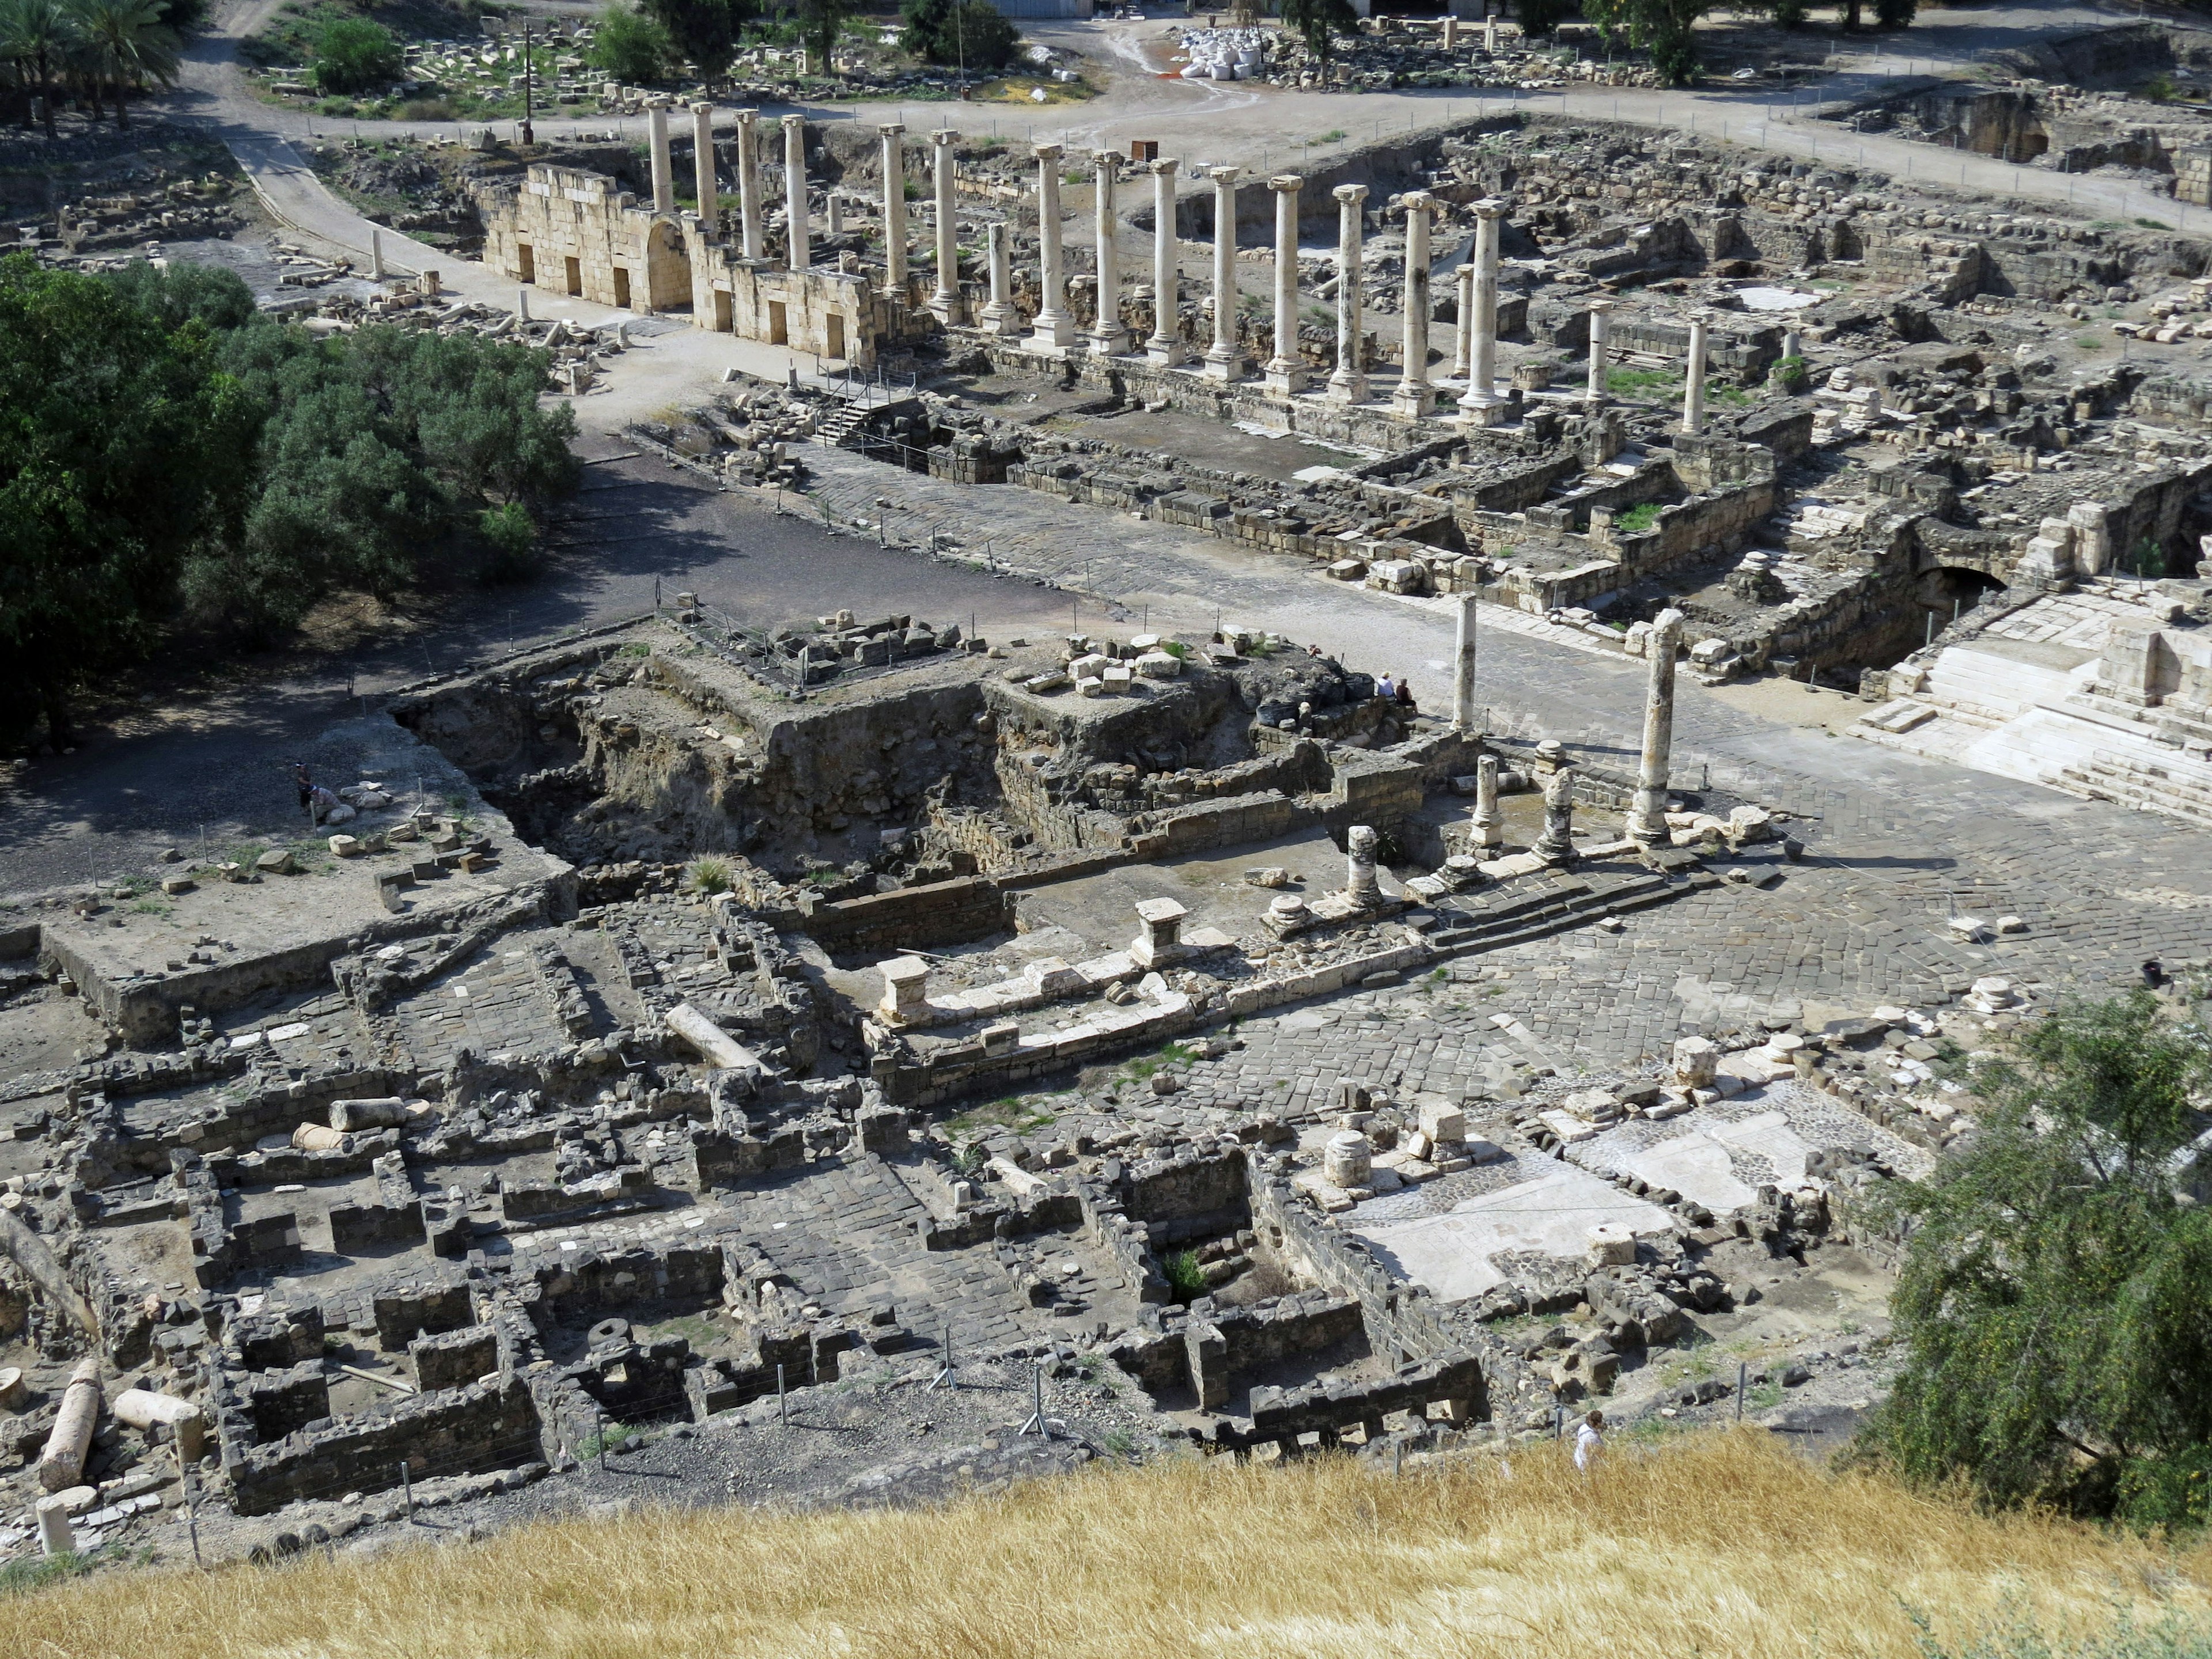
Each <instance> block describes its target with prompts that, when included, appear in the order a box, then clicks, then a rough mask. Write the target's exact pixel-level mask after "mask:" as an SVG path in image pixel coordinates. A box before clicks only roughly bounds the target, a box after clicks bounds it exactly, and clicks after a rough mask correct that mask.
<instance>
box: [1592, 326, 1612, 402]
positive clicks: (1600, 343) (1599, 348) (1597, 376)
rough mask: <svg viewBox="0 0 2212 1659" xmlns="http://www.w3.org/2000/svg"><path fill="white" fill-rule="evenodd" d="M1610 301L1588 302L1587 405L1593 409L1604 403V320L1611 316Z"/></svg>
mask: <svg viewBox="0 0 2212 1659" xmlns="http://www.w3.org/2000/svg"><path fill="white" fill-rule="evenodd" d="M1612 314H1613V301H1611V300H1592V301H1590V302H1589V404H1590V407H1591V408H1593V409H1595V408H1596V407H1597V405H1598V404H1601V403H1603V402H1604V401H1605V395H1606V394H1605V370H1606V362H1607V359H1606V352H1605V319H1607V317H1609V316H1611V315H1612Z"/></svg>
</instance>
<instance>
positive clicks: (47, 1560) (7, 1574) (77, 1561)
mask: <svg viewBox="0 0 2212 1659" xmlns="http://www.w3.org/2000/svg"><path fill="white" fill-rule="evenodd" d="M115 1553H117V1552H116V1550H115V1548H114V1547H113V1546H112V1545H102V1546H101V1547H100V1548H98V1549H92V1550H64V1551H63V1552H62V1553H60V1554H59V1555H47V1556H33V1557H31V1558H29V1559H25V1560H18V1561H10V1562H9V1563H8V1565H6V1566H4V1567H0V1596H8V1595H25V1594H27V1593H28V1592H29V1591H32V1590H36V1589H46V1586H47V1585H49V1584H58V1583H60V1582H61V1581H62V1580H63V1579H64V1578H74V1577H76V1576H77V1575H78V1574H80V1573H87V1572H90V1571H92V1570H93V1569H94V1567H96V1566H98V1565H100V1563H101V1562H102V1561H104V1560H106V1559H108V1558H110V1557H111V1556H112V1555H114V1554H115Z"/></svg>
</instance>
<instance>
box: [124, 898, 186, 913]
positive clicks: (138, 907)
mask: <svg viewBox="0 0 2212 1659" xmlns="http://www.w3.org/2000/svg"><path fill="white" fill-rule="evenodd" d="M174 908H176V907H175V906H174V905H173V904H169V903H167V902H163V901H162V900H161V899H155V898H143V899H140V900H139V901H138V902H137V903H136V904H133V905H132V906H131V911H132V912H133V914H135V915H142V916H166V915H168V914H169V912H170V911H172V910H173V909H174Z"/></svg>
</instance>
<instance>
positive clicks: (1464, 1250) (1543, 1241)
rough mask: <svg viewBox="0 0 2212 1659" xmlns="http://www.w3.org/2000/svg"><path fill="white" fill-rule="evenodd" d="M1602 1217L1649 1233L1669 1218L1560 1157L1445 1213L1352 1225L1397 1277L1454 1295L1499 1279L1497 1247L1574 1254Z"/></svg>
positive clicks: (1451, 1298) (1668, 1224) (1669, 1224)
mask: <svg viewBox="0 0 2212 1659" xmlns="http://www.w3.org/2000/svg"><path fill="white" fill-rule="evenodd" d="M1601 1223H1611V1224H1613V1225H1621V1226H1626V1227H1628V1228H1630V1229H1632V1231H1635V1232H1636V1233H1637V1234H1638V1235H1639V1236H1644V1237H1648V1236H1650V1235H1653V1234H1658V1233H1665V1232H1668V1231H1672V1230H1673V1228H1674V1217H1673V1216H1671V1215H1669V1214H1668V1212H1666V1211H1664V1210H1662V1209H1661V1208H1660V1207H1659V1206H1657V1205H1656V1204H1648V1203H1646V1202H1645V1201H1644V1200H1642V1199H1640V1198H1632V1197H1631V1196H1629V1194H1626V1193H1624V1192H1622V1191H1621V1190H1620V1188H1617V1187H1615V1186H1613V1183H1612V1182H1607V1181H1601V1180H1599V1179H1598V1177H1597V1176H1594V1175H1592V1174H1590V1173H1589V1171H1588V1170H1578V1169H1576V1168H1575V1167H1574V1166H1572V1165H1571V1164H1563V1165H1560V1166H1559V1169H1558V1170H1556V1171H1555V1172H1554V1173H1553V1174H1550V1175H1546V1176H1539V1177H1538V1178H1537V1179H1535V1180H1534V1181H1524V1182H1519V1183H1518V1184H1516V1185H1515V1186H1511V1187H1506V1188H1501V1189H1499V1190H1498V1191H1497V1192H1494V1193H1486V1194H1483V1195H1482V1196H1481V1197H1480V1198H1471V1199H1469V1200H1467V1201H1466V1202H1465V1203H1464V1204H1462V1205H1460V1206H1458V1207H1457V1208H1456V1209H1455V1210H1453V1211H1452V1212H1450V1213H1449V1214H1448V1215H1431V1216H1422V1217H1420V1218H1418V1219H1415V1220H1411V1221H1386V1222H1377V1223H1376V1224H1375V1225H1373V1226H1370V1227H1355V1228H1352V1229H1351V1230H1350V1231H1353V1232H1356V1233H1358V1236H1359V1237H1362V1238H1364V1239H1365V1240H1366V1241H1367V1242H1368V1243H1370V1244H1372V1245H1373V1246H1375V1248H1376V1251H1377V1252H1378V1253H1379V1254H1380V1255H1381V1258H1382V1260H1383V1262H1384V1263H1385V1265H1387V1266H1389V1267H1390V1268H1391V1269H1392V1270H1393V1271H1394V1272H1395V1273H1398V1274H1399V1275H1400V1276H1401V1278H1404V1279H1410V1280H1411V1281H1412V1282H1413V1283H1414V1284H1417V1285H1426V1286H1427V1287H1428V1288H1429V1289H1430V1290H1431V1291H1433V1292H1435V1294H1436V1295H1437V1296H1438V1297H1442V1298H1443V1300H1445V1301H1447V1302H1458V1301H1462V1300H1464V1299H1465V1298H1467V1297H1474V1296H1480V1295H1481V1294H1482V1293H1483V1292H1484V1291H1486V1290H1489V1289H1490V1288H1491V1287H1492V1285H1500V1284H1503V1283H1504V1274H1503V1273H1499V1272H1498V1269H1497V1267H1494V1266H1493V1265H1492V1257H1493V1256H1495V1255H1498V1254H1500V1253H1501V1252H1510V1251H1519V1250H1534V1251H1541V1253H1543V1254H1544V1255H1553V1256H1559V1257H1562V1258H1565V1259H1569V1260H1579V1259H1580V1258H1581V1256H1582V1255H1583V1252H1584V1251H1585V1249H1587V1248H1588V1245H1589V1230H1590V1229H1591V1228H1592V1227H1595V1226H1597V1225H1600V1224H1601Z"/></svg>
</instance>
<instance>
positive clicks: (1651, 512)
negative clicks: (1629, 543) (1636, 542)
mask: <svg viewBox="0 0 2212 1659" xmlns="http://www.w3.org/2000/svg"><path fill="white" fill-rule="evenodd" d="M1658 522H1659V503H1658V502H1656V501H1641V502H1638V504H1637V505H1636V506H1634V507H1630V508H1629V509H1628V511H1626V513H1621V514H1620V516H1619V517H1617V518H1615V519H1614V520H1613V528H1614V529H1615V530H1618V531H1620V532H1623V533H1624V534H1626V535H1630V536H1640V535H1642V534H1643V533H1644V532H1645V531H1647V530H1650V529H1652V528H1653V527H1655V526H1656V525H1657V524H1658Z"/></svg>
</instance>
